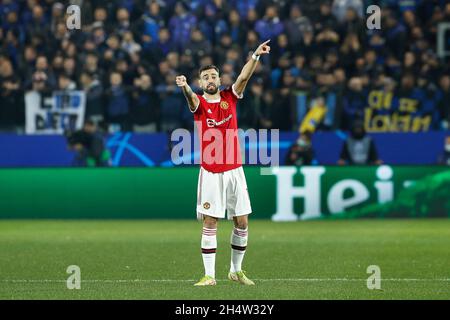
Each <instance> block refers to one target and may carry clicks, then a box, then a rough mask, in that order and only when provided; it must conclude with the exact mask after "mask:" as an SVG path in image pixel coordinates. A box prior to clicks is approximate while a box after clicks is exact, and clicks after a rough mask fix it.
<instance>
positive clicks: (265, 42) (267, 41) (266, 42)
mask: <svg viewBox="0 0 450 320" xmlns="http://www.w3.org/2000/svg"><path fill="white" fill-rule="evenodd" d="M269 42H270V39H269V40H266V41H264V42H263V43H262V45H265V44H268V43H269Z"/></svg>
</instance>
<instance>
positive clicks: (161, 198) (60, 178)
mask: <svg viewBox="0 0 450 320" xmlns="http://www.w3.org/2000/svg"><path fill="white" fill-rule="evenodd" d="M261 169H262V168H259V167H251V166H247V167H245V174H246V177H247V183H248V189H249V194H250V198H251V201H252V209H253V214H252V218H253V219H255V218H260V219H273V220H275V221H292V220H304V219H313V218H323V217H329V216H333V215H335V214H336V215H338V214H339V213H342V212H346V211H351V210H355V209H358V208H363V207H367V206H368V205H374V204H380V203H381V204H383V203H389V202H390V201H392V200H395V199H396V197H397V195H398V194H399V193H401V191H402V190H404V189H406V188H413V187H414V185H415V183H416V182H417V181H420V180H422V179H424V178H426V177H429V176H433V175H435V174H438V173H443V172H449V169H448V167H443V166H400V167H392V166H380V167H375V166H374V167H337V166H330V167H325V166H314V167H276V168H264V169H263V172H261ZM198 172H199V169H198V167H177V168H120V169H117V168H102V169H94V168H79V169H78V168H77V169H75V168H67V169H59V168H58V169H57V168H54V169H0V218H58V219H64V218H71V219H72V218H93V219H94V218H95V219H98V218H120V219H138V218H157V219H195V217H196V214H195V206H196V194H197V178H198ZM447 186H448V184H446V185H445V186H444V187H445V188H447ZM444 192H446V190H444ZM448 194H449V195H450V187H449V189H448ZM449 198H450V197H449Z"/></svg>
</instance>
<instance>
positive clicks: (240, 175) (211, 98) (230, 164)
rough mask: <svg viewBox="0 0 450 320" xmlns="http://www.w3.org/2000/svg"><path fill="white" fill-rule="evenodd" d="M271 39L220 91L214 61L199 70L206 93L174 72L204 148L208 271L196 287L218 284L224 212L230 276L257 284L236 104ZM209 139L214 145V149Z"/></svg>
mask: <svg viewBox="0 0 450 320" xmlns="http://www.w3.org/2000/svg"><path fill="white" fill-rule="evenodd" d="M269 41H270V40H268V41H266V42H264V43H262V44H261V45H260V46H259V47H258V48H257V49H256V50H255V52H254V53H253V55H252V57H251V59H249V61H248V62H247V63H246V64H245V66H244V67H243V69H242V71H241V73H240V74H239V76H238V78H237V79H236V82H235V83H234V84H233V85H232V86H231V88H227V89H225V90H222V91H221V90H219V86H220V76H219V69H218V68H217V67H216V66H214V65H209V66H205V67H202V68H201V69H200V70H199V77H200V79H199V85H200V88H201V89H202V90H203V95H199V94H196V93H194V92H193V91H192V89H191V88H190V86H189V85H188V84H187V81H186V77H185V76H183V75H180V76H177V77H176V84H177V85H178V86H179V87H181V89H182V90H183V93H184V96H185V97H186V100H187V102H188V105H189V109H190V110H191V112H192V113H193V114H194V120H195V122H196V125H197V129H198V132H199V137H200V141H201V151H202V152H201V167H200V173H199V178H198V190H197V217H198V219H202V220H203V232H202V240H201V251H202V258H203V265H204V267H205V276H204V277H203V278H201V279H200V281H199V282H197V283H196V284H195V286H210V285H215V284H216V280H215V261H216V249H217V238H216V234H217V223H218V220H219V218H225V211H227V214H228V219H230V220H231V219H233V221H234V229H233V231H232V234H231V263H230V272H229V273H228V279H230V280H232V281H236V282H239V283H241V284H244V285H254V282H253V281H252V280H250V279H249V278H247V276H246V275H245V272H244V271H243V270H242V261H243V259H244V254H245V250H246V248H247V240H248V215H249V214H250V213H251V211H252V210H251V206H250V198H249V195H248V191H247V182H246V180H245V175H244V171H243V169H242V159H241V154H240V151H239V142H238V139H237V129H238V125H237V117H236V104H237V101H238V99H242V97H243V92H244V89H245V86H246V85H247V82H248V80H249V79H250V77H251V76H252V74H253V72H254V71H255V68H256V65H257V63H258V61H259V58H260V56H261V55H264V54H268V53H269V52H270V46H269V45H268V43H269ZM212 137H214V138H212ZM211 144H216V146H215V147H214V148H211ZM217 144H219V146H218V147H217ZM210 149H214V152H210Z"/></svg>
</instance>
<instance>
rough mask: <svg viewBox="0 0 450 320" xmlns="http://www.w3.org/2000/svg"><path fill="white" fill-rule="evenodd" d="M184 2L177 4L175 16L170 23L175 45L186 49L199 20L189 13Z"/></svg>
mask: <svg viewBox="0 0 450 320" xmlns="http://www.w3.org/2000/svg"><path fill="white" fill-rule="evenodd" d="M187 10H188V8H187V6H186V5H185V4H184V2H181V1H178V2H177V3H176V4H175V15H174V16H173V17H172V18H171V19H170V21H169V29H170V33H171V35H172V40H173V42H174V43H176V44H179V46H180V48H184V47H185V45H186V44H187V43H188V41H189V39H190V35H191V31H192V29H193V28H194V27H195V25H196V23H197V18H196V17H195V16H194V15H193V14H191V13H190V12H188V11H187Z"/></svg>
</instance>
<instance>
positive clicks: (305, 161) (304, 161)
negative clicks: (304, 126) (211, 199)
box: [284, 131, 317, 166]
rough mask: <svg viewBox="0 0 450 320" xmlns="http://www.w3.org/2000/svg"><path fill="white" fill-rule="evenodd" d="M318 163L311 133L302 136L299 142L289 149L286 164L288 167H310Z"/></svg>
mask: <svg viewBox="0 0 450 320" xmlns="http://www.w3.org/2000/svg"><path fill="white" fill-rule="evenodd" d="M315 163H317V161H316V160H315V155H314V150H313V148H312V142H311V133H310V132H308V131H306V132H304V133H301V134H300V137H299V138H298V139H297V141H296V142H295V143H294V144H293V145H292V146H291V147H290V148H289V150H288V153H287V155H286V159H285V162H284V164H285V165H287V166H310V165H312V164H315Z"/></svg>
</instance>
